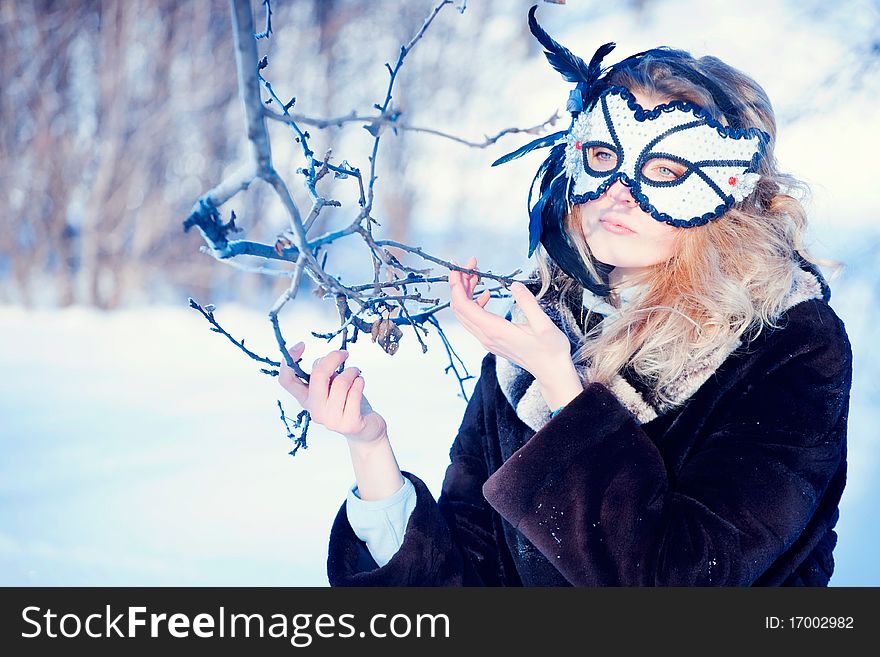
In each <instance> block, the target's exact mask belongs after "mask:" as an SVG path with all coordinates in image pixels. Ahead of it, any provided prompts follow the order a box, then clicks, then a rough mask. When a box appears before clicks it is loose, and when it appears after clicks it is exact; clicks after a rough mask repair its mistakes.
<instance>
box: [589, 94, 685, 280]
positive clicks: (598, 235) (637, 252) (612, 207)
mask: <svg viewBox="0 0 880 657" xmlns="http://www.w3.org/2000/svg"><path fill="white" fill-rule="evenodd" d="M633 95H634V96H635V98H636V100H637V101H638V103H639V104H640V105H641V106H642V107H644V108H646V109H652V108H654V107H656V106H657V105H659V104H661V103H663V102H668V99H664V98H655V97H653V96H646V95H644V94H640V93H638V92H633ZM603 150H604V149H601V148H598V149H590V153H589V157H590V158H591V160H593V161H594V166H596V167H597V168H599V169H600V170H601V168H600V167H601V166H602V162H603V160H604V159H609V158H610V157H612V156H613V154H609V153H605V152H603ZM663 164H667V165H668V167H666V166H662V165H663ZM676 166H679V167H680V165H677V164H676V163H673V162H666V163H664V162H660V163H658V164H657V170H656V171H652V172H651V173H650V175H652V176H653V177H655V178H656V179H659V180H664V179H670V180H674V179H675V178H676V177H678V176H679V175H681V173H683V172H682V171H678V170H676V168H675V167H676ZM574 210H575V212H576V214H575V217H576V218H579V219H580V223H581V228H582V229H583V232H584V237H585V238H586V241H587V244H589V246H590V250H591V251H592V253H593V255H594V256H595V257H596V258H597V259H598V260H600V261H601V262H604V263H606V264H609V265H614V266H615V267H616V268H619V269H623V270H630V269H633V270H638V269H639V268H643V267H649V266H651V265H656V264H659V263H661V262H665V261H666V260H668V259H669V258H670V257H671V256H672V255H673V253H674V251H675V237H676V235H677V234H678V233H679V231H681V230H685V229H684V228H679V227H677V226H670V225H669V224H667V223H664V222H662V221H657V220H656V219H654V218H653V217H652V216H651V215H649V214H648V213H647V212H644V211H643V210H642V209H641V208H640V207H639V205H638V203H636V201H635V199H634V198H633V197H632V194H630V190H629V187H627V186H626V185H624V184H623V183H622V182H620V181H619V180H616V181H615V182H614V183H613V184H612V185H611V186H610V187H609V188H608V189H607V190H606V191H605V193H604V194H603V195H602V196H600V197H599V198H597V199H595V200H593V201H587V202H586V203H581V204H579V205H577V206H575V208H574Z"/></svg>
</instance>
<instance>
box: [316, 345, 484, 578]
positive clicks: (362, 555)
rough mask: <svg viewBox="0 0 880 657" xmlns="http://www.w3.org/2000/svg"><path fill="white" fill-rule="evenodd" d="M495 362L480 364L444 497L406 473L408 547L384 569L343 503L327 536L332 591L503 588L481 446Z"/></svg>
mask: <svg viewBox="0 0 880 657" xmlns="http://www.w3.org/2000/svg"><path fill="white" fill-rule="evenodd" d="M493 368H494V360H493V359H492V358H491V354H489V355H487V356H486V357H485V358H484V359H483V364H482V373H481V375H480V379H479V381H478V382H477V385H476V387H475V389H474V393H473V395H472V396H471V399H470V401H469V402H468V405H467V408H466V410H465V414H464V418H463V419H462V422H461V425H460V427H459V430H458V434H457V436H456V438H455V440H454V442H453V445H452V448H451V450H450V464H449V466H448V468H447V470H446V476H445V478H444V480H443V487H442V490H441V493H440V498H439V500H438V501H435V499H434V497H433V496H432V495H431V492H430V491H429V490H428V488H427V486H425V484H424V482H423V481H422V480H421V479H419V477H417V476H416V475H414V474H412V473H410V472H406V471H403V472H402V474H403V476H405V477H406V478H408V479H409V480H410V481H411V482H412V483H413V485H414V487H415V490H416V505H415V508H414V509H413V511H412V514H411V515H410V517H409V520H408V522H407V525H406V531H405V533H404V536H403V542H402V543H401V545H400V548H399V549H398V550H397V552H396V553H394V555H393V556H392V557H391V559H390V560H389V561H388V562H387V563H386V564H385V565H383V566H382V567H379V566H378V564H377V563H376V561H375V560H374V559H373V557H372V556H371V555H370V553H369V551H368V549H367V547H366V544H365V543H364V542H363V541H361V540H359V539H358V538H357V536H356V535H355V533H354V531H353V530H352V527H351V525H350V523H349V522H348V519H347V516H346V512H345V505H344V504H343V506H342V507H341V508H340V510H339V513H337V515H336V519H335V521H334V523H333V527H332V529H331V530H330V546H329V554H328V558H327V574H328V578H329V580H330V584H331V586H480V585H486V586H489V585H496V586H497V585H500V584H501V581H500V574H499V566H498V561H499V558H498V546H497V544H496V541H495V538H494V532H493V530H492V526H493V524H492V517H491V516H492V513H494V512H493V511H492V508H491V507H490V506H489V504H488V503H487V502H486V500H485V499H484V498H483V493H482V486H483V484H484V483H485V481H486V478H487V476H488V473H487V467H486V460H485V457H484V451H483V445H484V441H485V432H486V422H485V412H486V411H485V406H484V398H485V396H486V394H488V393H486V390H485V388H486V387H487V385H488V384H489V383H492V384H493V385H494V378H493V377H494V374H493V371H494V370H493Z"/></svg>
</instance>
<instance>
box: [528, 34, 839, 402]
mask: <svg viewBox="0 0 880 657" xmlns="http://www.w3.org/2000/svg"><path fill="white" fill-rule="evenodd" d="M667 53H669V55H668V56H670V57H675V59H676V61H678V62H684V63H686V64H687V65H689V66H691V67H692V68H693V69H694V70H695V71H697V72H699V73H701V74H703V75H704V76H706V77H708V78H710V79H711V80H712V81H713V82H715V84H717V86H718V87H720V88H721V90H722V91H724V93H725V94H726V95H727V96H728V97H729V98H731V99H734V101H735V103H736V104H737V107H736V112H737V117H736V118H737V119H738V120H739V121H740V122H741V124H742V125H743V126H744V127H756V128H759V129H761V130H763V131H765V132H766V133H768V134H769V135H770V142H769V143H768V144H767V145H766V151H765V156H764V157H763V158H762V160H761V161H760V167H759V170H758V173H760V175H761V178H760V181H759V183H758V186H757V188H756V189H755V191H754V192H753V193H752V194H751V195H750V196H749V197H748V198H746V199H745V200H744V201H742V202H741V203H738V204H737V205H735V206H734V207H732V208H731V209H730V210H728V211H727V212H726V213H725V214H724V215H723V216H722V217H720V218H719V219H717V220H714V221H710V222H709V223H707V224H705V225H703V226H695V227H691V228H678V229H677V230H678V234H677V235H675V242H674V253H673V255H672V256H671V257H670V258H669V259H668V260H667V261H665V262H662V263H660V264H657V265H654V266H653V267H650V268H649V273H648V274H647V275H646V276H645V277H644V278H643V279H641V280H640V281H639V282H644V283H645V285H644V286H642V287H641V289H640V290H639V293H638V294H636V295H635V296H634V297H633V299H632V300H631V301H630V302H629V303H627V304H626V305H625V306H624V307H622V308H621V307H620V301H619V297H618V294H617V290H615V289H613V288H612V294H611V295H610V297H609V301H610V303H611V304H612V305H614V306H615V307H618V308H620V312H619V313H616V314H614V315H613V316H611V317H609V318H608V320H607V321H603V322H602V323H601V324H600V325H598V326H596V327H594V329H593V330H591V331H589V332H588V333H587V335H586V336H585V339H584V341H583V343H582V344H581V345H580V346H579V347H578V349H577V350H576V351H575V353H574V356H573V360H574V362H575V364H579V363H586V364H588V365H589V367H588V370H587V372H588V374H587V376H588V377H589V379H590V380H591V381H597V382H600V383H605V384H609V383H610V381H611V380H612V378H613V377H614V376H615V375H616V374H617V373H618V372H619V371H620V370H621V368H622V367H624V366H627V365H628V366H629V367H631V368H632V369H633V370H634V371H635V373H636V374H638V375H639V376H640V377H641V378H642V379H643V380H645V381H646V382H647V383H649V384H650V385H651V386H652V388H653V390H654V392H655V396H656V399H657V401H658V402H660V403H662V404H672V403H673V400H672V399H671V398H670V397H669V396H667V395H666V394H664V389H665V388H666V387H667V386H668V385H669V384H670V383H671V382H672V381H674V380H675V379H676V378H677V377H678V376H680V374H681V373H682V371H683V370H684V368H685V367H686V366H687V365H688V363H690V362H692V361H694V360H699V359H703V358H705V357H707V356H709V355H710V354H712V353H714V352H716V351H717V350H718V349H719V348H720V347H722V346H724V345H728V344H733V343H734V342H735V341H736V340H743V341H744V342H746V343H747V342H748V341H750V340H752V339H754V338H755V337H757V336H758V335H759V334H760V333H761V331H762V330H763V329H764V328H765V327H774V328H776V327H779V326H780V324H779V323H778V321H779V319H780V317H781V315H782V314H783V311H784V310H785V302H786V296H787V295H788V294H789V292H790V290H791V288H792V285H793V282H794V276H795V274H796V273H797V271H798V268H799V266H800V265H799V262H798V258H797V255H798V254H799V255H800V256H801V257H802V258H803V259H804V260H806V261H807V262H810V263H813V264H815V265H824V266H830V267H833V268H834V275H833V276H832V280H833V279H834V278H836V276H837V275H838V274H839V270H840V269H841V268H842V266H843V264H842V263H840V262H838V261H833V260H824V259H817V258H815V257H814V256H812V255H810V254H809V253H808V251H807V249H806V247H805V245H804V235H805V232H806V230H807V214H806V211H805V209H804V206H803V203H802V201H803V200H805V199H806V198H807V196H808V194H809V189H808V188H807V186H806V185H805V184H804V183H802V182H801V181H799V180H797V179H796V178H794V177H792V176H790V175H788V174H785V173H782V172H781V171H780V170H779V167H778V164H777V162H776V158H775V154H774V148H775V144H776V119H775V116H774V113H773V108H772V105H771V103H770V99H769V98H768V97H767V94H766V92H765V91H764V90H763V89H762V88H761V87H760V85H758V83H757V82H755V81H754V80H753V79H752V78H751V77H749V76H748V75H746V74H744V73H742V72H741V71H739V70H737V69H735V68H733V67H732V66H729V65H728V64H725V63H724V62H722V61H721V60H720V59H718V58H716V57H711V56H706V57H701V58H699V59H695V58H694V57H693V56H691V55H690V53H687V52H685V51H681V50H678V51H674V50H671V49H658V50H657V51H655V52H654V54H652V55H651V56H646V57H645V58H643V59H642V60H641V61H640V62H639V63H638V64H637V65H636V66H634V67H631V68H624V69H621V70H613V71H612V72H611V73H610V74H609V81H610V83H611V84H616V85H620V86H623V87H626V88H627V89H629V90H630V91H631V92H633V93H642V94H645V95H647V96H650V97H655V98H664V99H667V100H684V101H690V102H693V103H696V104H698V105H701V106H702V107H704V108H706V109H707V110H709V111H710V112H712V113H713V114H714V115H715V116H716V117H719V120H721V122H722V123H725V124H726V123H728V121H726V120H725V119H724V118H723V115H722V114H721V113H720V112H719V109H718V107H717V106H716V104H715V102H714V101H713V97H712V95H711V94H710V93H709V92H708V91H707V90H706V89H704V88H702V87H701V86H699V85H698V84H697V83H695V82H693V81H692V80H690V79H686V78H684V77H683V76H682V75H680V74H678V73H677V72H676V70H675V69H674V68H673V67H671V66H668V65H667V64H666V63H665V62H664V59H665V57H667ZM727 111H728V112H729V111H730V109H729V108H728V109H727ZM799 199H801V200H799ZM580 208H581V206H580V205H575V206H573V207H571V208H570V209H569V210H568V211H567V213H566V216H565V223H564V225H565V229H566V231H567V233H568V236H569V238H570V239H571V242H572V244H573V246H575V248H576V249H577V251H578V253H579V254H580V256H581V259H582V260H583V262H584V264H585V265H586V266H587V269H588V270H590V271H591V273H592V274H593V275H594V276H596V277H597V280H598V273H597V272H596V268H597V264H596V262H597V261H596V259H595V258H594V256H593V255H592V253H591V252H590V248H589V246H588V244H587V241H586V238H585V236H584V234H583V231H582V228H581V226H582V224H581V221H580ZM534 257H535V259H536V267H537V269H536V274H537V277H538V279H539V281H540V289H539V290H538V293H537V296H538V298H539V299H541V298H544V297H545V296H546V299H545V301H544V303H564V301H563V300H564V299H566V298H570V293H571V291H572V290H574V288H576V287H580V285H579V283H578V282H577V281H576V280H575V279H573V278H571V277H570V276H568V275H567V274H565V272H563V271H562V269H561V268H559V267H558V266H557V265H556V264H555V263H554V262H553V261H552V260H551V259H550V257H549V256H548V255H547V253H546V251H545V250H544V248H543V246H539V247H538V249H537V250H536V251H535V254H534ZM551 287H552V288H553V290H554V291H555V292H556V293H558V294H553V295H547V293H548V291H549V290H550V289H551ZM602 324H605V325H604V327H603V326H602Z"/></svg>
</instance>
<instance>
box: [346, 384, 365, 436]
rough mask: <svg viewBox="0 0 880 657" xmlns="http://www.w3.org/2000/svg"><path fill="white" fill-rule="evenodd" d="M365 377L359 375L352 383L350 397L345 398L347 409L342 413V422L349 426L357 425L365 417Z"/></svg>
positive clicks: (349, 391) (349, 390)
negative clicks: (360, 418)
mask: <svg viewBox="0 0 880 657" xmlns="http://www.w3.org/2000/svg"><path fill="white" fill-rule="evenodd" d="M365 385H366V383H365V382H364V377H363V376H361V375H358V376H357V377H356V378H355V380H354V381H352V383H351V387H350V388H349V389H348V395H346V397H345V408H344V409H343V411H342V420H343V422H345V424H347V425H348V426H352V425H354V424H356V423H357V421H358V418H359V417H361V415H363V413H362V408H363V397H364V386H365Z"/></svg>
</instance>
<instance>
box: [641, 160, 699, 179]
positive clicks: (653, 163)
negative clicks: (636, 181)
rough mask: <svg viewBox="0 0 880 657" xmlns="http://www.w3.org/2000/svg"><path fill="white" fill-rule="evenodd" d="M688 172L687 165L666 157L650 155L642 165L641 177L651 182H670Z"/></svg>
mask: <svg viewBox="0 0 880 657" xmlns="http://www.w3.org/2000/svg"><path fill="white" fill-rule="evenodd" d="M687 173H688V166H687V165H686V164H683V163H682V162H679V161H678V160H673V159H670V158H667V157H652V158H650V159H649V160H648V161H647V162H645V164H644V166H642V177H643V178H644V179H645V180H646V181H647V182H648V184H651V183H661V184H662V183H672V182H675V181H676V180H678V179H679V178H682V177H684V176H685V174H687Z"/></svg>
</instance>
